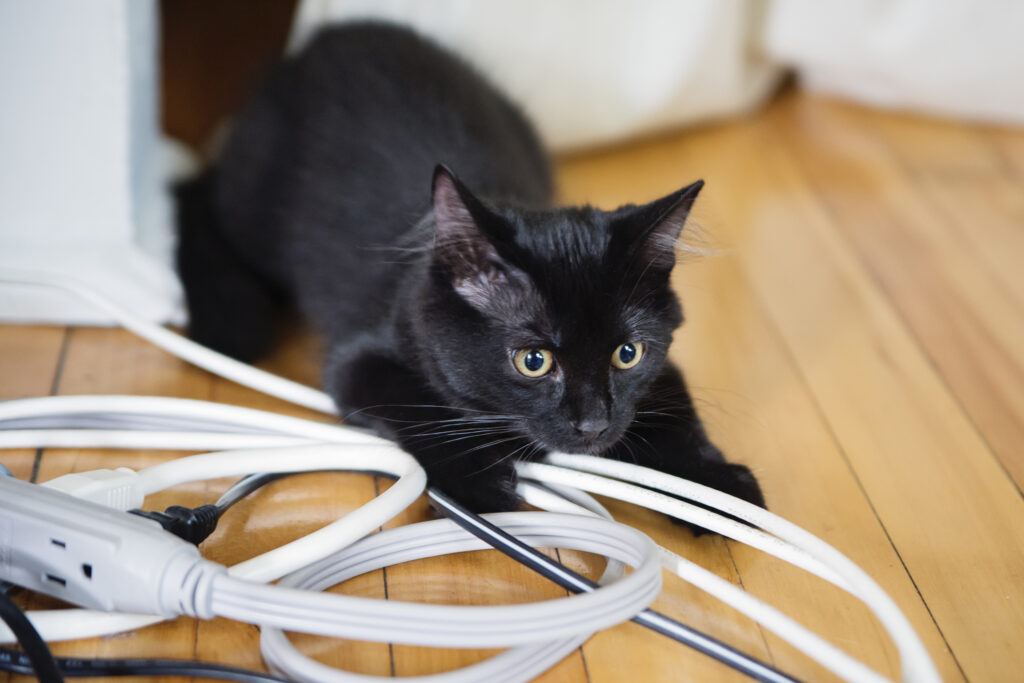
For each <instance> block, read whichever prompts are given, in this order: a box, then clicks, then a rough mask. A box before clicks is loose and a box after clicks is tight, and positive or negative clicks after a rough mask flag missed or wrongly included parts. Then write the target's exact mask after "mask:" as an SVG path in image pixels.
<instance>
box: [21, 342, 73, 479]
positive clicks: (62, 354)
mask: <svg viewBox="0 0 1024 683" xmlns="http://www.w3.org/2000/svg"><path fill="white" fill-rule="evenodd" d="M73 329H74V328H71V327H65V328H64V334H63V335H62V336H61V339H60V350H59V351H58V352H57V367H55V368H54V369H53V380H52V381H51V382H50V393H49V395H50V396H56V395H57V391H58V390H59V389H60V378H61V375H63V374H64V361H65V359H66V358H67V355H68V346H69V344H70V340H71V331H72V330H73ZM42 465H43V449H42V448H37V449H36V454H35V457H34V458H33V459H32V473H31V474H30V475H29V481H30V482H32V483H33V484H35V483H37V481H38V479H39V468H40V467H42Z"/></svg>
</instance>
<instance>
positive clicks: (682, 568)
mask: <svg viewBox="0 0 1024 683" xmlns="http://www.w3.org/2000/svg"><path fill="white" fill-rule="evenodd" d="M528 474H529V472H526V471H524V472H521V476H526V475H528ZM546 487H550V488H552V489H554V491H556V492H557V493H555V492H552V491H547V490H545V487H541V486H537V485H536V484H535V483H533V482H531V481H529V480H526V481H524V480H522V479H521V480H520V483H519V491H520V492H521V493H523V494H524V498H525V500H526V502H528V503H530V504H532V505H535V506H537V507H542V508H544V509H552V508H555V509H560V510H565V511H567V512H573V513H575V514H584V515H600V516H604V517H608V518H610V517H611V515H610V513H608V511H607V510H606V509H605V508H604V507H603V506H601V505H600V503H597V501H593V502H594V503H595V504H596V505H597V506H599V507H594V506H593V505H589V504H587V501H586V499H582V500H581V503H582V504H577V503H574V502H570V501H568V500H565V499H562V500H561V501H559V500H558V499H559V498H560V497H561V496H562V495H564V494H566V493H567V492H571V493H569V495H571V496H586V497H587V498H589V496H588V495H587V494H586V493H584V492H582V491H581V490H579V489H573V488H570V487H567V486H561V485H559V484H553V483H551V482H550V481H548V482H547V483H546ZM590 500H593V499H592V498H591V499H590ZM549 506H550V507H549ZM688 521H692V522H694V523H696V520H688ZM659 551H660V552H661V556H662V565H663V566H664V567H665V568H666V569H667V570H668V571H670V572H672V573H673V574H675V575H676V576H678V577H679V578H681V579H682V580H683V581H686V582H687V583H689V584H692V585H694V586H696V587H697V588H699V589H701V590H703V591H705V592H706V593H709V594H710V595H713V596H715V597H716V598H718V599H719V600H721V601H722V602H724V603H725V604H727V605H729V606H730V607H732V608H733V609H735V610H737V611H738V612H741V613H742V614H744V615H746V616H748V617H750V618H751V619H753V620H754V621H757V622H758V623H760V624H761V625H762V626H764V627H765V628H767V629H768V630H769V631H771V632H773V633H775V634H776V635H778V636H779V637H781V638H782V639H784V640H786V641H787V642H789V643H791V644H792V645H793V646H794V647H796V648H797V649H798V650H800V651H801V652H803V653H804V654H806V655H807V656H808V657H810V658H811V659H813V660H815V661H816V662H818V663H819V664H821V665H822V666H824V667H825V668H826V669H828V670H829V671H831V672H832V673H834V674H836V675H837V676H839V677H841V678H843V679H844V680H847V681H858V682H861V681H863V682H871V683H883V682H884V681H886V680H887V679H886V678H885V677H883V676H880V675H879V674H877V673H876V672H874V671H872V670H871V669H869V668H868V667H866V666H864V665H863V664H862V663H861V662H859V661H857V660H856V659H854V658H852V657H850V656H849V655H847V654H846V653H845V652H843V651H842V650H839V649H838V648H836V647H835V646H833V645H832V644H831V643H829V642H827V641H825V640H824V639H823V638H821V637H820V636H818V635H817V634H816V633H814V632H813V631H810V630H808V629H807V628H805V627H804V626H802V625H801V624H799V623H798V622H796V621H794V620H793V619H791V618H790V617H788V616H786V615H785V614H783V613H782V612H780V611H778V610H777V609H775V608H774V607H772V606H770V605H768V604H766V603H764V602H763V601H761V600H759V599H758V598H756V597H754V596H752V595H750V594H749V593H747V592H746V591H744V590H742V589H740V588H737V587H736V586H734V585H733V584H732V583H730V582H729V581H726V580H725V579H723V578H721V577H720V576H718V575H717V574H714V573H713V572H709V571H708V570H706V569H704V568H703V567H701V566H699V565H697V564H694V563H693V562H690V561H689V560H687V559H685V558H683V557H680V556H679V555H677V554H676V553H673V552H672V551H670V550H668V549H666V548H664V547H659Z"/></svg>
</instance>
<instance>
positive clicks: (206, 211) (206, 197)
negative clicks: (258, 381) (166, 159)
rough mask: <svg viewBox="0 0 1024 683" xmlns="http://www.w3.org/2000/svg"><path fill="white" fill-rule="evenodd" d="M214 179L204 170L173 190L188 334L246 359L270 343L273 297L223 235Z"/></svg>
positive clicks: (258, 354)
mask: <svg viewBox="0 0 1024 683" xmlns="http://www.w3.org/2000/svg"><path fill="white" fill-rule="evenodd" d="M216 178H217V176H216V171H215V170H208V171H206V172H204V173H203V174H202V175H199V176H197V177H195V178H192V179H190V180H186V181H183V182H180V183H178V184H177V185H176V186H175V188H174V195H175V204H176V211H177V227H178V248H177V267H178V274H179V275H180V276H181V280H182V284H183V285H184V288H185V302H186V304H187V306H188V313H189V327H188V333H189V336H190V337H191V338H192V339H194V340H195V341H197V342H199V343H200V344H203V345H204V346H208V347H210V348H212V349H214V350H215V351H219V352H221V353H224V354H226V355H228V356H231V357H232V358H236V359H238V360H240V361H244V362H247V363H251V362H253V361H255V360H257V359H258V358H260V357H261V356H263V355H264V354H265V353H266V352H267V351H269V350H270V348H271V346H272V345H273V342H274V338H275V327H276V325H275V321H276V319H277V314H278V308H279V304H278V296H277V295H276V292H275V291H274V290H273V288H272V287H271V285H270V284H269V283H268V282H266V281H265V280H264V279H262V278H261V277H260V276H259V275H258V274H257V273H256V272H254V271H253V270H252V269H251V268H249V267H248V266H247V265H246V264H245V263H244V262H243V261H242V260H241V258H240V257H239V256H238V254H237V252H236V251H235V250H234V249H232V248H231V245H230V243H229V242H228V240H227V239H225V237H224V234H223V232H222V230H221V226H220V222H219V220H218V216H217V210H216V206H215V203H214V184H215V183H216Z"/></svg>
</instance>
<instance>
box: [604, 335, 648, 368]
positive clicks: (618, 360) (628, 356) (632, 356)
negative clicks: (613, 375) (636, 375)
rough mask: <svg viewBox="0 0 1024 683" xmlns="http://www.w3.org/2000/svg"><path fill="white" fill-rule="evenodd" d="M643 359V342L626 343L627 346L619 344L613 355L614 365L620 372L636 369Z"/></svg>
mask: <svg viewBox="0 0 1024 683" xmlns="http://www.w3.org/2000/svg"><path fill="white" fill-rule="evenodd" d="M643 357H644V344H643V342H626V343H625V344H619V345H618V347H617V348H616V349H615V352H614V353H612V365H614V366H615V367H617V368H618V369H619V370H629V369H630V368H632V367H635V366H636V364H637V363H639V362H640V359H641V358H643Z"/></svg>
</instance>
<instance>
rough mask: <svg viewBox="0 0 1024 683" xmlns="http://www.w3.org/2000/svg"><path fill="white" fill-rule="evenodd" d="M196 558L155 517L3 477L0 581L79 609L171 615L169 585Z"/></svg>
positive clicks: (178, 579)
mask: <svg viewBox="0 0 1024 683" xmlns="http://www.w3.org/2000/svg"><path fill="white" fill-rule="evenodd" d="M201 561H202V560H201V558H200V557H199V551H198V550H197V549H196V548H195V546H193V545H191V544H189V543H186V542H184V541H182V540H181V539H179V538H177V537H175V536H172V535H171V534H168V533H166V532H165V531H164V530H163V529H161V528H160V525H159V524H157V523H156V522H154V521H150V520H147V519H143V518H141V517H138V516H136V515H129V514H126V513H124V512H120V511H117V510H111V509H109V508H106V507H103V506H101V505H98V504H96V503H92V502H89V501H86V500H80V499H78V498H74V497H72V496H69V495H67V494H66V493H62V492H60V491H58V490H55V489H51V488H46V487H43V486H38V485H36V484H30V483H27V482H23V481H20V480H17V479H14V478H12V477H0V580H3V581H7V582H9V583H12V584H15V585H17V586H22V587H23V588H28V589H30V590H33V591H37V592H39V593H45V594H47V595H51V596H53V597H55V598H59V599H60V600H64V601H65V602H69V603H72V604H75V605H79V606H82V607H89V608H93V609H101V610H107V611H111V610H119V611H126V612H141V613H145V614H160V615H163V616H173V615H174V614H178V613H180V611H179V610H178V609H176V607H175V603H176V602H177V600H178V598H177V596H175V595H174V594H173V589H175V588H180V587H181V586H182V584H183V583H184V577H185V576H186V575H187V574H188V573H189V571H191V569H192V568H194V567H195V565H196V564H197V562H201ZM164 587H167V588H164ZM162 593H168V594H166V595H162Z"/></svg>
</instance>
